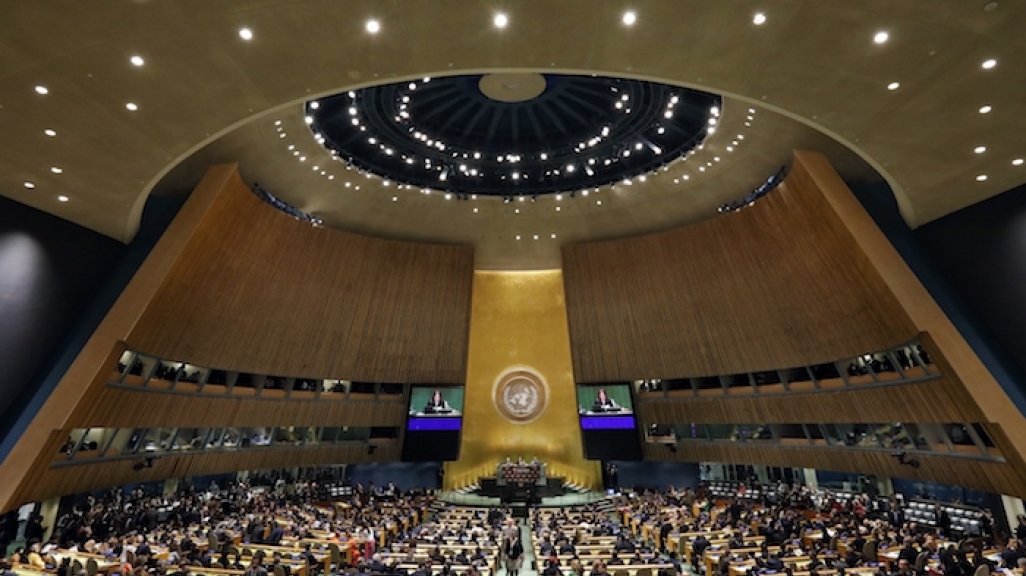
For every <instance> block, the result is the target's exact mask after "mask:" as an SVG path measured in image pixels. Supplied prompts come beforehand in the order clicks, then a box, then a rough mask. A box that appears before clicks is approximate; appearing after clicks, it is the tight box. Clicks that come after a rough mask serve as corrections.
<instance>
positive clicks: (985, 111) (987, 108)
mask: <svg viewBox="0 0 1026 576" xmlns="http://www.w3.org/2000/svg"><path fill="white" fill-rule="evenodd" d="M991 110H993V108H991V107H990V105H987V106H981V107H980V114H990V111H991Z"/></svg>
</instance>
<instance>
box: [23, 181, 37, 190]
mask: <svg viewBox="0 0 1026 576" xmlns="http://www.w3.org/2000/svg"><path fill="white" fill-rule="evenodd" d="M25 187H26V188H28V189H29V190H31V189H33V188H35V187H36V185H35V184H33V183H32V182H25Z"/></svg>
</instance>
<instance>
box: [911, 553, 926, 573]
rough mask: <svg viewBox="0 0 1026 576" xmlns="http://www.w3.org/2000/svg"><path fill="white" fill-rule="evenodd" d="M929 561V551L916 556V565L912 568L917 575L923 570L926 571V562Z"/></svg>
mask: <svg viewBox="0 0 1026 576" xmlns="http://www.w3.org/2000/svg"><path fill="white" fill-rule="evenodd" d="M929 559H930V552H929V551H927V552H920V553H919V555H918V556H916V563H915V564H914V565H913V568H915V569H916V573H917V574H921V573H922V572H923V570H925V569H926V562H927V561H928V560H929Z"/></svg>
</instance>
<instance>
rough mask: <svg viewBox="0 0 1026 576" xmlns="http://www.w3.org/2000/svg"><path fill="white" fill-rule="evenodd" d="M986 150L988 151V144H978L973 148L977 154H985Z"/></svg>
mask: <svg viewBox="0 0 1026 576" xmlns="http://www.w3.org/2000/svg"><path fill="white" fill-rule="evenodd" d="M986 151H987V147H986V146H977V147H976V148H973V152H976V153H977V154H983V153H984V152H986Z"/></svg>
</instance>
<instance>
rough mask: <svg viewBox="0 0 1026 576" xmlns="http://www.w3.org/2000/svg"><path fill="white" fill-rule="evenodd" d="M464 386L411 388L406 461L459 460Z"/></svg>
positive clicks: (405, 442) (404, 443)
mask: <svg viewBox="0 0 1026 576" xmlns="http://www.w3.org/2000/svg"><path fill="white" fill-rule="evenodd" d="M463 392H464V390H463V387H462V386H417V385H414V386H413V387H411V389H410V403H409V406H408V407H407V418H406V437H405V439H404V441H403V460H405V461H407V462H437V461H440V460H456V459H457V458H458V457H459V454H460V430H461V429H462V428H463Z"/></svg>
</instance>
